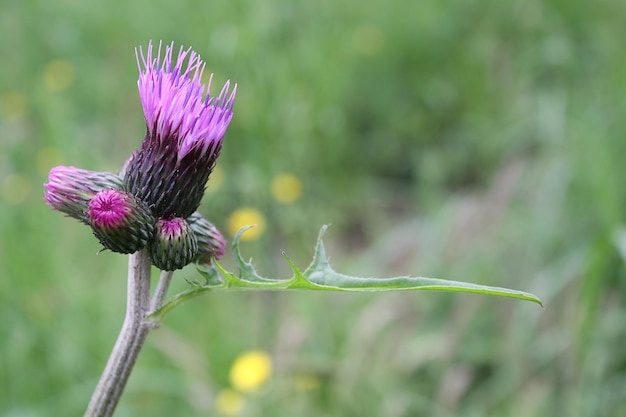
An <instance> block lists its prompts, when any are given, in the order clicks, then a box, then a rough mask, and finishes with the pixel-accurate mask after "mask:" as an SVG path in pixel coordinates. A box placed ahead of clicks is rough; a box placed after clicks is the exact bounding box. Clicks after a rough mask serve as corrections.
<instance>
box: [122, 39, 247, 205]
mask: <svg viewBox="0 0 626 417" xmlns="http://www.w3.org/2000/svg"><path fill="white" fill-rule="evenodd" d="M173 54H174V44H173V43H172V44H170V45H169V46H166V47H165V51H164V52H163V53H162V46H161V44H159V48H158V50H157V51H156V56H154V55H153V46H152V43H150V44H149V45H148V49H147V51H146V53H145V54H144V51H143V49H142V48H140V49H139V52H138V53H137V64H138V66H139V81H138V86H139V95H140V97H141V104H142V106H143V112H144V117H145V119H146V125H147V132H146V137H145V139H144V140H143V142H142V144H141V147H140V148H139V149H138V150H137V151H136V152H135V153H134V154H133V156H132V158H131V160H130V162H129V164H128V166H127V169H126V171H125V173H124V186H125V188H126V189H127V190H128V191H129V192H131V193H132V194H134V195H136V196H137V197H139V198H140V199H142V200H144V201H145V202H146V203H147V204H148V205H149V207H150V208H151V209H152V210H153V212H154V214H155V216H157V217H171V216H180V217H188V216H190V215H191V214H192V213H193V212H194V211H195V210H196V209H197V208H198V206H199V205H200V201H201V199H202V196H203V194H204V189H205V184H206V182H207V180H208V178H209V175H210V173H211V171H212V169H213V167H214V165H215V161H216V160H217V157H218V156H219V153H220V150H221V147H222V139H223V137H224V134H225V133H226V129H227V128H228V125H229V123H230V121H231V119H232V117H233V111H232V108H233V103H234V100H235V93H236V90H237V86H236V85H235V87H234V88H233V89H232V91H229V90H230V81H228V82H226V84H225V85H224V87H223V88H222V90H221V92H220V94H219V95H218V96H217V97H212V96H211V95H210V92H209V89H210V86H211V78H212V77H210V78H209V82H208V83H207V84H206V85H204V84H202V81H201V79H202V74H203V72H204V67H205V63H204V62H203V61H202V60H201V59H200V56H199V55H198V54H197V53H196V52H194V51H192V50H191V48H189V49H186V50H185V49H183V48H182V47H181V48H180V49H179V51H178V55H177V56H176V59H175V60H174V59H173Z"/></svg>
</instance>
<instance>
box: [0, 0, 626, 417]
mask: <svg viewBox="0 0 626 417" xmlns="http://www.w3.org/2000/svg"><path fill="white" fill-rule="evenodd" d="M620 4H622V2H621V1H619V0H604V1H598V2H584V1H559V0H550V1H539V0H527V1H513V2H496V1H490V2H482V1H472V0H464V1H461V0H456V1H449V2H440V1H435V0H425V1H411V0H385V1H383V0H373V1H369V2H360V1H356V0H321V1H317V2H291V1H281V0H261V1H252V0H232V1H224V2H208V1H191V0H183V1H178V2H174V1H171V2H162V1H146V0H124V1H122V0H113V1H107V2H105V1H101V0H98V1H94V2H86V1H79V0H57V1H44V0H39V1H36V0H2V1H1V2H0V57H1V62H2V64H1V65H0V232H1V234H0V415H3V416H11V417H18V416H19V417H26V416H28V417H30V416H71V415H81V414H82V412H83V410H84V408H85V406H86V404H87V401H88V398H89V396H90V394H91V391H92V389H93V388H94V386H95V384H96V382H97V379H98V377H99V375H100V372H101V371H102V369H103V367H104V364H105V362H106V359H107V357H108V354H109V352H110V350H111V348H112V346H113V343H114V341H115V338H116V336H117V332H118V330H119V328H120V325H121V322H122V319H123V315H124V307H125V274H126V257H124V256H120V255H116V254H113V253H108V252H104V253H100V254H97V252H98V250H99V249H100V248H99V245H98V243H97V241H96V239H95V238H94V237H93V236H92V235H91V233H90V231H89V229H87V228H85V227H84V226H83V225H81V224H79V223H78V222H76V221H73V220H71V219H68V218H64V217H63V216H62V215H61V214H59V213H56V212H52V211H51V210H50V209H49V208H48V207H47V206H46V205H45V204H44V202H43V200H42V195H43V187H42V184H43V183H44V182H45V181H46V177H47V173H48V171H49V169H50V168H51V167H52V166H54V165H58V164H65V165H74V166H79V167H82V168H87V169H93V170H111V171H117V170H118V169H119V167H120V166H121V164H122V163H123V162H124V160H125V159H126V158H127V157H128V156H129V155H130V153H131V152H132V151H133V150H134V149H135V148H137V147H138V145H139V143H140V140H141V139H142V138H143V134H144V131H145V125H144V121H143V114H142V110H141V106H140V102H139V98H138V94H137V88H136V79H137V68H136V62H135V57H134V48H135V47H137V46H139V45H144V46H145V45H147V43H148V41H149V40H155V41H157V42H158V40H160V39H163V40H164V42H168V43H169V42H170V41H171V40H174V41H175V42H176V44H177V45H180V44H183V45H185V46H189V45H191V46H193V48H194V49H195V50H196V51H197V52H199V53H200V54H201V56H202V57H203V58H204V59H205V60H206V61H207V67H208V69H209V71H211V72H214V73H215V77H214V84H213V92H214V93H217V92H218V91H219V87H221V85H222V83H223V82H225V81H226V80H227V79H231V80H233V82H236V83H237V84H238V94H237V100H236V103H235V116H234V119H233V122H232V124H231V126H230V129H229V131H228V133H227V136H226V138H225V142H224V148H223V152H222V156H221V157H220V161H219V169H218V171H217V172H216V173H215V175H214V178H213V181H211V182H210V185H209V191H208V193H207V197H206V199H205V201H204V203H203V206H202V207H201V211H202V212H203V213H204V214H205V215H206V216H207V217H208V218H210V219H212V221H214V222H215V223H216V224H217V225H218V227H220V229H221V230H223V231H224V232H225V234H226V235H227V236H228V237H229V238H230V237H231V235H230V232H229V230H230V228H232V227H234V226H235V225H236V224H237V223H238V222H239V223H241V222H245V221H246V220H253V221H254V222H255V223H264V227H259V228H257V236H256V237H257V238H256V239H249V241H248V242H246V243H245V244H244V245H243V250H244V252H245V253H246V254H248V255H250V256H253V257H254V259H255V262H256V263H257V264H258V266H259V268H260V270H261V271H262V272H263V273H264V274H265V275H267V276H275V277H286V276H287V275H288V269H287V266H286V264H285V262H284V260H283V259H282V257H281V255H280V250H281V249H284V250H286V251H287V253H288V254H289V255H290V257H291V258H292V259H294V260H295V261H296V263H297V264H298V265H301V266H302V267H305V266H306V265H307V263H308V262H309V260H310V258H311V255H312V249H313V244H314V241H315V238H316V235H317V231H318V229H319V227H320V226H321V225H322V224H324V223H332V224H333V226H332V227H331V228H330V229H329V232H328V233H327V238H326V242H327V249H328V252H329V254H330V256H331V261H332V262H333V264H334V266H335V267H336V269H338V270H339V271H342V272H346V273H350V274H354V275H364V276H392V275H401V274H413V275H424V276H433V277H440V278H447V279H456V280H466V281H472V282H476V283H481V284H489V285H497V286H508V287H512V288H516V289H520V290H524V291H529V292H533V293H535V294H537V295H538V296H540V297H541V298H542V299H543V300H544V303H545V308H544V309H541V308H540V307H538V306H536V305H534V304H531V303H526V302H520V301H514V300H504V299H502V300H501V299H495V298H489V297H484V296H477V295H458V294H443V293H415V292H413V293H393V294H373V295H371V294H367V295H350V294H307V293H286V294H285V293H256V294H255V293H227V294H224V293H217V294H212V295H208V296H205V297H203V298H200V299H196V300H193V301H191V302H189V303H187V304H185V305H183V306H181V307H179V308H178V309H176V310H175V311H174V312H173V313H172V314H171V315H170V316H168V317H167V319H166V321H165V324H164V326H163V327H162V328H161V329H160V330H158V331H156V332H153V333H151V334H150V336H149V338H148V340H147V343H146V346H145V349H144V351H143V352H142V355H141V357H140V359H139V361H138V363H137V366H136V369H135V371H134V373H133V375H132V377H131V380H130V382H129V385H128V387H127V392H126V394H125V396H124V397H123V399H122V401H121V403H120V405H119V409H118V413H117V415H118V416H178V415H180V416H200V415H202V416H205V415H208V416H213V415H215V416H217V415H220V414H229V413H230V415H240V416H262V415H263V416H293V415H298V416H316V417H317V416H389V417H393V416H476V417H478V416H515V417H520V416H594V417H597V416H624V415H626V325H625V323H626V303H625V302H624V297H625V294H626V292H625V291H626V282H625V277H626V274H625V270H624V253H626V238H624V232H623V231H622V222H623V221H624V217H625V213H626V212H625V210H624V208H625V207H624V206H625V203H626V187H624V185H623V180H619V179H620V178H623V172H624V168H623V167H622V168H619V167H620V164H623V163H624V158H625V156H626V140H624V138H625V133H626V117H624V114H626V112H625V110H626V100H624V96H625V94H626V52H625V51H624V39H626V26H625V25H624V19H625V18H626V15H625V13H624V11H623V8H622V6H620ZM620 172H621V173H622V174H620ZM285 175H287V176H285ZM285 178H288V179H289V180H288V181H284V179H285ZM280 179H282V180H283V181H282V182H281V181H280ZM299 187H301V192H300V193H299V192H298V190H299ZM242 210H243V211H242ZM252 237H253V238H254V237H255V236H254V235H252ZM620 248H622V251H620ZM228 258H229V256H227V259H226V260H225V261H224V263H225V264H226V265H231V266H232V261H231V260H230V259H228ZM198 278H199V275H198V274H197V272H196V271H195V270H194V269H193V268H191V267H188V268H186V269H185V270H183V271H179V272H177V273H176V274H175V283H174V285H173V288H172V294H173V293H174V292H175V291H181V290H183V289H184V288H186V286H187V284H186V282H185V279H191V280H194V279H198ZM251 349H254V350H260V351H262V352H265V353H267V354H268V355H270V357H271V360H272V364H273V372H272V374H271V376H270V377H269V380H268V381H266V382H265V384H264V385H263V386H262V387H261V388H260V389H258V390H257V391H255V392H253V393H251V394H248V393H240V394H237V393H236V390H235V388H236V387H235V388H233V387H232V386H231V385H232V381H231V380H230V379H229V372H230V369H231V365H232V363H233V361H234V360H235V359H236V358H237V357H239V356H240V355H241V354H242V353H244V352H246V351H248V350H251ZM225 390H230V391H225ZM224 392H230V393H231V394H233V395H232V396H231V397H233V398H234V399H235V400H237V401H239V403H237V404H238V405H241V406H233V407H230V408H229V407H221V408H220V407H219V406H218V404H219V402H216V398H223V393H224ZM235 400H233V401H235ZM235 402H236V401H235Z"/></svg>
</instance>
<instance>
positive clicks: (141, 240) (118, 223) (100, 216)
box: [85, 189, 155, 253]
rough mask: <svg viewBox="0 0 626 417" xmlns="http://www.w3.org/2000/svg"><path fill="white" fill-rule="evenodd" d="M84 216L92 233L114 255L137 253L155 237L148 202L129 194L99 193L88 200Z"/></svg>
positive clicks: (113, 190) (107, 191) (117, 192)
mask: <svg viewBox="0 0 626 417" xmlns="http://www.w3.org/2000/svg"><path fill="white" fill-rule="evenodd" d="M85 214H86V215H87V217H88V219H89V225H90V226H91V230H92V231H93V234H94V235H95V236H96V237H97V238H98V240H99V241H100V243H102V245H103V246H104V247H105V248H107V249H110V250H112V251H113V252H119V253H134V252H136V251H138V250H140V249H143V248H144V247H145V246H146V245H147V244H148V241H149V240H150V239H151V238H152V235H153V231H154V223H155V220H154V217H153V216H152V213H150V210H149V209H148V207H147V206H146V205H145V203H143V202H142V201H140V200H138V199H137V198H136V197H135V196H134V195H132V194H129V193H127V192H124V191H121V190H115V189H110V190H103V191H100V192H99V193H97V194H96V195H95V196H94V197H93V198H92V199H91V200H90V201H89V205H88V208H87V211H86V213H85Z"/></svg>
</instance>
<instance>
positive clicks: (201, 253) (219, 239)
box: [187, 211, 226, 265]
mask: <svg viewBox="0 0 626 417" xmlns="http://www.w3.org/2000/svg"><path fill="white" fill-rule="evenodd" d="M187 221H188V222H189V224H190V225H191V230H193V233H194V234H195V235H196V239H197V240H198V255H197V256H196V258H195V259H194V261H196V262H198V263H200V264H204V265H208V264H211V261H212V259H213V258H215V259H220V258H221V257H222V256H224V248H225V246H226V240H225V239H224V236H223V235H222V233H220V231H219V230H217V227H215V225H214V224H213V223H211V222H210V221H208V220H207V219H205V218H204V217H202V215H201V214H200V213H198V212H197V211H196V212H195V213H193V214H192V215H191V216H189V218H187Z"/></svg>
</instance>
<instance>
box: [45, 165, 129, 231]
mask: <svg viewBox="0 0 626 417" xmlns="http://www.w3.org/2000/svg"><path fill="white" fill-rule="evenodd" d="M44 187H45V188H46V192H45V194H44V199H45V200H46V204H48V205H49V206H50V207H52V208H53V209H54V210H58V211H60V212H62V213H65V214H66V215H67V216H69V217H72V218H74V219H77V220H80V221H81V222H83V223H87V224H88V223H89V218H88V217H87V215H86V214H85V212H86V211H87V206H88V204H89V200H91V199H92V198H93V196H94V195H96V194H97V193H98V192H100V191H102V190H106V189H118V190H120V189H122V179H121V178H120V177H119V176H117V175H115V174H111V173H110V172H98V171H89V170H87V169H80V168H76V167H72V166H56V167H54V168H52V169H51V170H50V174H49V175H48V182H47V183H46V184H44Z"/></svg>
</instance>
